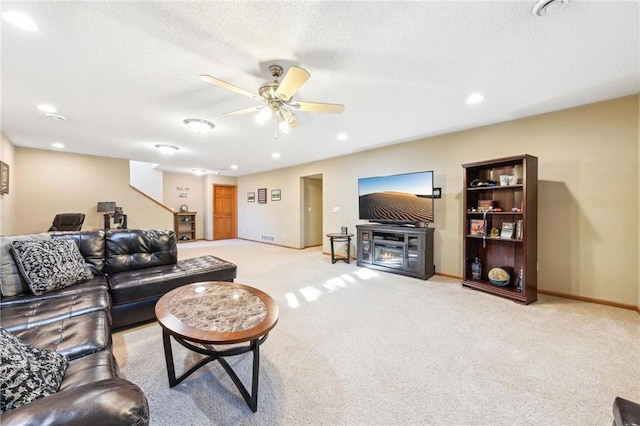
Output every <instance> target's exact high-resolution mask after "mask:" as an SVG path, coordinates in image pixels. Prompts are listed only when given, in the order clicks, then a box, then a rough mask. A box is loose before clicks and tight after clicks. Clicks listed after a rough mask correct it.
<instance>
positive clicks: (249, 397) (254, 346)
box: [217, 339, 260, 413]
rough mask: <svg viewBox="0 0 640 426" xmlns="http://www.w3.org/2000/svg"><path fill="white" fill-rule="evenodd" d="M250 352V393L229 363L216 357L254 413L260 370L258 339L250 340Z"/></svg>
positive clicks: (256, 405)
mask: <svg viewBox="0 0 640 426" xmlns="http://www.w3.org/2000/svg"><path fill="white" fill-rule="evenodd" d="M250 347H251V352H253V372H252V376H251V394H249V391H248V390H247V388H246V387H245V386H244V384H243V383H242V382H241V381H240V378H239V377H238V375H237V374H236V372H235V371H233V369H232V368H231V366H230V365H229V363H228V362H227V361H226V360H225V359H224V358H222V357H218V358H217V360H218V362H219V363H220V365H222V367H223V368H224V369H225V371H226V372H227V374H228V375H229V377H231V380H233V383H235V385H236V387H237V388H238V390H239V391H240V394H241V395H242V397H243V398H244V400H245V401H246V403H247V405H248V406H249V408H251V411H253V412H254V413H255V412H256V411H258V377H259V372H260V344H259V342H258V339H256V340H252V341H251V345H250Z"/></svg>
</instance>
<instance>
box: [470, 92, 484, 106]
mask: <svg viewBox="0 0 640 426" xmlns="http://www.w3.org/2000/svg"><path fill="white" fill-rule="evenodd" d="M483 100H484V96H483V95H482V94H480V93H473V94H471V95H469V97H468V98H467V103H468V104H477V103H480V102H482V101H483Z"/></svg>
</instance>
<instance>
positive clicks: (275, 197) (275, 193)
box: [271, 189, 282, 201]
mask: <svg viewBox="0 0 640 426" xmlns="http://www.w3.org/2000/svg"><path fill="white" fill-rule="evenodd" d="M281 195H282V193H281V192H280V190H279V189H272V190H271V201H280V197H281Z"/></svg>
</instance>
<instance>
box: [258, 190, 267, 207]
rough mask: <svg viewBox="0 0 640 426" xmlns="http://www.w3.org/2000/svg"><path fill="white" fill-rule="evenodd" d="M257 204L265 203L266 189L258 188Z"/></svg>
mask: <svg viewBox="0 0 640 426" xmlns="http://www.w3.org/2000/svg"><path fill="white" fill-rule="evenodd" d="M258 203H260V204H266V203H267V188H258Z"/></svg>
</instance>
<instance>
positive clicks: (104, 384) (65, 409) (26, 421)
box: [0, 377, 149, 426]
mask: <svg viewBox="0 0 640 426" xmlns="http://www.w3.org/2000/svg"><path fill="white" fill-rule="evenodd" d="M0 422H1V423H2V425H3V426H9V425H45V424H46V425H67V426H69V425H105V426H106V425H148V424H149V405H148V403H147V398H146V397H145V396H144V393H142V390H141V389H140V388H139V387H138V386H136V385H134V384H133V383H131V382H129V381H128V380H125V379H123V378H120V377H115V378H111V379H105V380H100V381H97V382H94V383H88V384H86V385H82V386H78V387H74V388H70V389H67V390H64V391H61V392H58V393H55V394H53V395H49V396H45V397H44V398H40V399H37V400H35V401H33V402H31V403H29V404H27V405H23V406H22V407H18V408H15V409H13V410H10V411H7V412H6V413H4V414H2V416H1V418H0Z"/></svg>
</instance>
